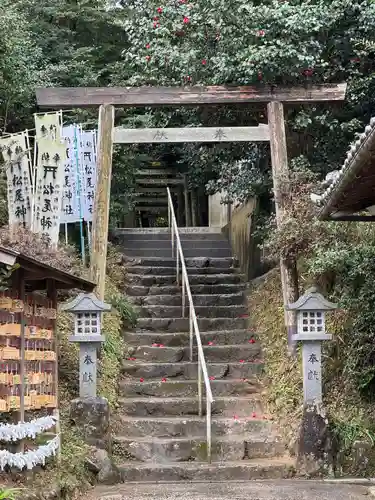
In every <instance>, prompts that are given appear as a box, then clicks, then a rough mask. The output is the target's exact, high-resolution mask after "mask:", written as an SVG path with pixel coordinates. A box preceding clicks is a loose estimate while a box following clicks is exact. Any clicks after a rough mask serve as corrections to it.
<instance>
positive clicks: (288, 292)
mask: <svg viewBox="0 0 375 500" xmlns="http://www.w3.org/2000/svg"><path fill="white" fill-rule="evenodd" d="M267 114H268V124H269V127H270V147H271V162H272V177H273V192H274V198H275V210H276V224H277V227H278V228H280V227H281V226H282V223H283V221H284V217H285V208H286V201H287V196H288V176H289V169H288V154H287V146H286V133H285V120H284V108H283V105H282V103H281V102H270V103H268V105H267ZM280 273H281V284H282V291H283V299H284V306H285V313H284V314H285V325H286V327H287V331H288V345H289V350H290V353H291V354H294V352H295V343H294V342H293V340H292V339H293V334H295V333H297V318H296V314H295V311H289V310H287V309H286V306H287V305H288V304H292V303H293V302H295V301H296V300H297V299H298V273H297V263H296V260H295V259H293V258H291V259H285V258H283V257H280Z"/></svg>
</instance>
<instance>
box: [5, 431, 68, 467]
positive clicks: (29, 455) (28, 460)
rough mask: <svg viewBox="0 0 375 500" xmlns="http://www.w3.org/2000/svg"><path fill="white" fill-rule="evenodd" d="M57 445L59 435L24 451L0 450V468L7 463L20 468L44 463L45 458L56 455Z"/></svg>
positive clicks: (58, 443)
mask: <svg viewBox="0 0 375 500" xmlns="http://www.w3.org/2000/svg"><path fill="white" fill-rule="evenodd" d="M59 445H60V436H56V437H55V438H54V439H52V441H50V442H49V443H47V444H45V445H42V446H39V448H37V449H35V450H29V451H26V452H24V453H11V452H9V451H8V450H0V469H1V470H2V471H3V470H4V469H5V467H6V466H7V465H8V466H9V467H16V468H17V469H20V470H22V469H24V468H25V467H26V468H27V469H28V470H31V469H33V468H34V467H35V466H36V465H45V463H46V459H47V458H49V457H51V456H55V455H56V452H57V450H58V448H59Z"/></svg>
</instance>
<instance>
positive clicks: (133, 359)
mask: <svg viewBox="0 0 375 500" xmlns="http://www.w3.org/2000/svg"><path fill="white" fill-rule="evenodd" d="M136 359H137V358H128V361H135V360H136Z"/></svg>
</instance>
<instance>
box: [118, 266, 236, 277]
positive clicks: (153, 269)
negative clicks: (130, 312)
mask: <svg viewBox="0 0 375 500" xmlns="http://www.w3.org/2000/svg"><path fill="white" fill-rule="evenodd" d="M187 271H188V274H189V276H190V275H191V274H194V275H198V274H220V273H223V274H234V273H235V272H236V271H237V269H235V268H234V267H227V268H221V267H189V268H187ZM127 272H128V274H129V275H131V274H137V275H140V276H149V275H153V276H171V275H173V276H176V269H175V268H172V267H159V266H131V267H128V268H127ZM180 276H181V266H180Z"/></svg>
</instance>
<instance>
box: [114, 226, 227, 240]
mask: <svg viewBox="0 0 375 500" xmlns="http://www.w3.org/2000/svg"><path fill="white" fill-rule="evenodd" d="M178 232H179V234H180V238H181V240H183V239H189V238H194V239H202V240H204V239H212V240H222V239H223V238H224V239H226V237H225V235H224V234H223V233H222V232H221V230H220V229H218V228H213V227H197V228H194V227H188V228H186V227H179V228H178ZM114 235H115V236H116V237H117V238H119V239H126V240H129V239H139V240H148V239H152V238H156V239H165V240H170V239H171V231H170V229H169V228H168V227H144V228H117V229H115V231H114Z"/></svg>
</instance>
